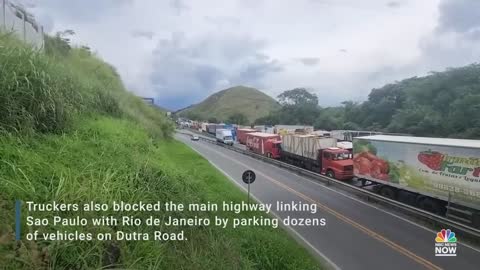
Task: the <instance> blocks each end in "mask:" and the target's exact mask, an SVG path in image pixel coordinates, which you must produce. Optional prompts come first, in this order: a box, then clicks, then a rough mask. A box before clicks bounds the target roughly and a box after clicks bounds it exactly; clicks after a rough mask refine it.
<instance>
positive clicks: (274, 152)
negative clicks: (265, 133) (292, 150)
mask: <svg viewBox="0 0 480 270" xmlns="http://www.w3.org/2000/svg"><path fill="white" fill-rule="evenodd" d="M266 145H267V147H265V148H266V149H268V151H269V152H268V153H267V156H268V157H271V158H275V159H277V158H280V152H281V150H282V141H279V140H273V139H271V140H267V142H266Z"/></svg>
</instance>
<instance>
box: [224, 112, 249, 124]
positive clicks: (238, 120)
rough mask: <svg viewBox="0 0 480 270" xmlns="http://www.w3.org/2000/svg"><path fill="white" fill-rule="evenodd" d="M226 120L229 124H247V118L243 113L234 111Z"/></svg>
mask: <svg viewBox="0 0 480 270" xmlns="http://www.w3.org/2000/svg"><path fill="white" fill-rule="evenodd" d="M227 122H228V123H229V124H238V125H246V124H248V118H247V116H245V114H243V113H238V112H237V113H234V114H232V115H230V117H228V120H227Z"/></svg>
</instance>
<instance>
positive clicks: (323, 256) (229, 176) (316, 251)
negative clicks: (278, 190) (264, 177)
mask: <svg viewBox="0 0 480 270" xmlns="http://www.w3.org/2000/svg"><path fill="white" fill-rule="evenodd" d="M185 144H186V145H188V146H190V144H188V143H185ZM190 148H191V149H192V150H194V151H195V152H197V153H198V154H199V155H200V156H202V157H204V158H205V159H206V160H207V161H208V162H209V163H210V164H211V165H212V166H213V167H215V168H216V169H217V170H219V171H220V172H221V173H223V174H224V175H225V176H227V177H228V178H229V179H230V180H231V181H232V182H233V183H235V184H236V185H237V186H238V187H239V188H241V189H242V190H243V191H244V192H248V190H247V189H246V188H245V187H244V186H242V185H241V184H240V183H238V182H237V181H235V179H234V178H233V177H232V176H231V175H229V174H228V173H227V172H225V171H224V170H222V169H221V168H220V167H219V166H217V164H215V163H214V162H212V161H210V160H208V159H207V158H206V157H205V156H204V155H203V154H202V153H200V151H198V150H197V149H195V148H194V147H192V146H190ZM250 194H251V193H250ZM251 196H252V198H253V199H254V200H255V201H257V202H258V203H262V204H263V202H262V201H261V200H260V199H258V198H257V197H256V196H255V195H253V194H251ZM271 213H272V215H273V216H275V217H276V218H277V219H279V220H281V218H280V217H279V216H278V215H277V213H275V212H274V211H272V212H271ZM281 225H282V227H284V228H286V229H288V230H289V231H290V232H291V233H293V234H295V236H296V237H298V238H299V239H300V240H302V241H303V242H304V243H305V244H306V245H307V246H308V247H309V248H311V249H312V250H313V251H314V252H315V253H317V254H318V255H319V256H320V257H321V258H322V259H323V260H325V261H326V262H327V263H328V264H330V266H331V267H332V268H333V269H335V270H341V268H340V267H339V266H338V265H336V264H335V263H334V262H332V261H331V260H330V259H329V258H328V257H327V256H326V255H325V254H323V253H322V252H321V251H319V250H318V249H317V248H315V247H314V246H313V245H312V244H311V243H310V242H308V240H307V239H305V238H304V237H303V236H302V235H301V234H300V233H299V232H297V231H296V230H295V229H293V228H292V227H290V226H285V225H283V224H281Z"/></svg>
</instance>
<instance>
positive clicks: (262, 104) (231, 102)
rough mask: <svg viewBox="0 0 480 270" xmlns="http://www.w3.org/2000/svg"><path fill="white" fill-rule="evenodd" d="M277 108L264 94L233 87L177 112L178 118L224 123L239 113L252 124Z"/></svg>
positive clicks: (255, 90) (254, 90)
mask: <svg viewBox="0 0 480 270" xmlns="http://www.w3.org/2000/svg"><path fill="white" fill-rule="evenodd" d="M278 108H279V105H278V103H277V102H276V101H275V100H274V99H273V98H272V97H270V96H268V95H266V94H265V93H263V92H261V91H259V90H257V89H255V88H250V87H245V86H235V87H232V88H228V89H225V90H222V91H219V92H217V93H215V94H213V95H211V96H209V97H208V98H206V99H205V100H204V101H202V102H200V103H198V104H195V105H192V106H189V107H187V108H184V109H182V110H179V111H177V114H178V115H179V116H184V117H188V118H190V119H196V120H208V119H209V118H212V117H214V118H216V119H218V120H219V121H225V120H227V119H228V118H229V117H230V116H232V115H233V114H238V113H241V114H243V115H245V116H246V117H247V118H248V121H249V122H253V121H255V120H256V119H258V118H260V117H264V116H266V115H268V114H269V113H270V112H271V111H273V110H276V109H278Z"/></svg>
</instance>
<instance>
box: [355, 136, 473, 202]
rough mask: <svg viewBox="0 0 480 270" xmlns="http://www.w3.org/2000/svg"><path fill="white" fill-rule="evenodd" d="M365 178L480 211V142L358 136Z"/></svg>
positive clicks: (358, 170) (359, 167)
mask: <svg viewBox="0 0 480 270" xmlns="http://www.w3.org/2000/svg"><path fill="white" fill-rule="evenodd" d="M353 152H354V174H355V176H356V177H358V178H360V179H366V180H370V181H372V182H376V183H380V184H383V185H387V186H391V187H394V188H396V189H395V190H397V189H400V190H406V191H410V192H413V193H415V194H421V195H425V196H428V197H430V198H436V199H439V200H443V201H445V202H446V201H448V200H450V202H451V203H456V204H459V205H462V206H466V207H470V208H473V209H477V210H480V141H478V140H461V139H443V138H425V137H423V138H422V137H407V136H389V135H374V136H366V137H357V138H354V140H353Z"/></svg>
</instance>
